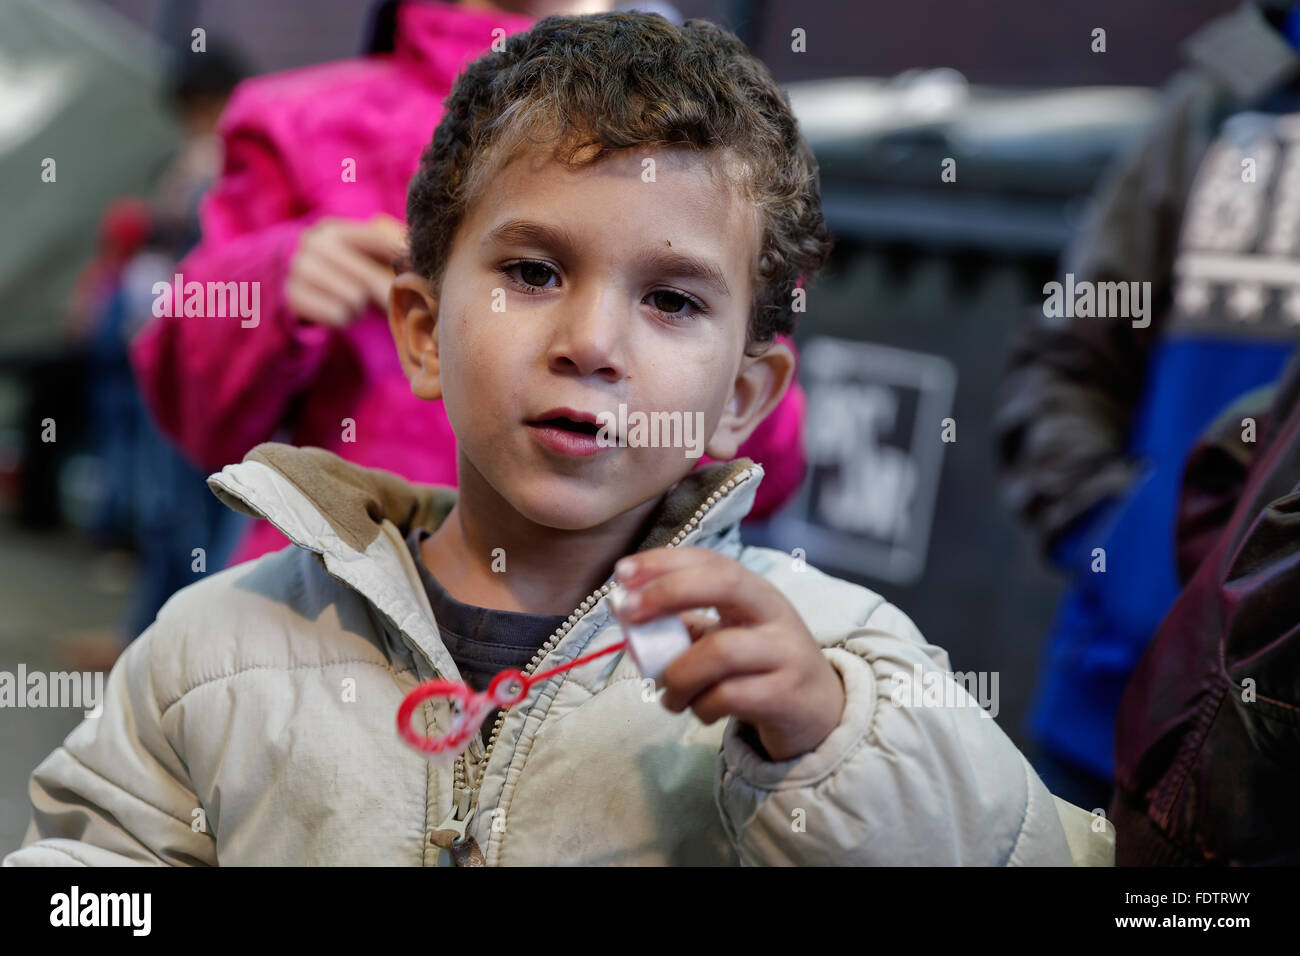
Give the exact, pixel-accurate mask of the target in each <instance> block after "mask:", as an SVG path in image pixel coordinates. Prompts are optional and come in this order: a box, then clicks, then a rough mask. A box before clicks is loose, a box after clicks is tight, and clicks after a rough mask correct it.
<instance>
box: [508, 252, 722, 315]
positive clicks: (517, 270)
mask: <svg viewBox="0 0 1300 956" xmlns="http://www.w3.org/2000/svg"><path fill="white" fill-rule="evenodd" d="M498 271H499V272H500V273H501V274H502V275H503V276H505V277H506V278H508V279H510V280H511V282H512V284H513V285H514V286H515V288H517V289H518V290H519V291H521V292H523V293H524V294H525V295H538V294H540V293H542V292H544V291H546V290H547V289H548V288H555V286H550V285H548V283H549V281H550V279H551V278H556V279H558V278H559V276H558V275H557V273H556V271H555V270H554V269H553V268H552V267H551V266H549V265H547V264H546V263H545V262H538V261H536V260H533V259H523V260H520V261H519V262H511V263H507V264H506V265H504V266H502V267H501V268H500V269H499V270H498ZM645 301H647V302H649V303H650V304H651V305H652V306H653V308H654V309H655V311H657V312H660V313H662V314H663V315H666V316H669V317H671V318H673V319H679V320H680V319H681V318H685V317H690V318H695V317H698V316H701V315H705V314H706V313H707V312H708V311H709V310H708V307H707V306H705V305H704V303H703V302H701V301H700V300H699V299H697V298H695V296H693V295H687V294H686V293H685V292H678V291H677V290H675V289H655V290H654V291H653V292H651V293H650V294H649V295H647V296H646V298H645Z"/></svg>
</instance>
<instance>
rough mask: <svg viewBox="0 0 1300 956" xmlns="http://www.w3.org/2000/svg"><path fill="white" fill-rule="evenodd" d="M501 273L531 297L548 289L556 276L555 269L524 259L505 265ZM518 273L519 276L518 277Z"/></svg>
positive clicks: (542, 263) (543, 263)
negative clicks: (549, 282)
mask: <svg viewBox="0 0 1300 956" xmlns="http://www.w3.org/2000/svg"><path fill="white" fill-rule="evenodd" d="M499 271H500V273H501V274H502V275H504V276H506V277H507V278H508V279H510V280H511V281H512V282H513V283H514V284H515V287H516V288H518V289H520V290H522V291H523V292H525V293H528V294H529V295H533V294H535V292H536V291H540V290H542V289H544V288H546V283H547V281H548V280H549V279H550V278H551V277H552V276H555V275H556V272H555V270H554V269H552V268H551V267H550V266H548V265H547V264H546V263H545V262H537V261H535V260H532V259H524V260H521V261H519V262H512V263H509V264H507V265H504V266H502V267H501V269H500V270H499ZM516 271H517V272H518V276H517V277H516Z"/></svg>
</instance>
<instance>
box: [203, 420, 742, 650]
mask: <svg viewBox="0 0 1300 956" xmlns="http://www.w3.org/2000/svg"><path fill="white" fill-rule="evenodd" d="M762 478H763V468H762V466H761V465H758V464H757V463H755V462H754V461H753V460H751V459H749V458H737V459H734V460H733V461H728V462H713V463H711V464H709V465H706V466H703V467H700V468H696V469H695V470H694V471H692V472H690V473H689V474H688V475H687V476H686V477H684V478H683V479H682V480H681V481H679V482H678V483H677V484H675V485H673V486H672V487H671V488H670V489H669V490H668V491H667V493H666V494H665V496H664V499H663V501H662V502H661V503H660V505H659V508H658V510H657V511H656V513H655V517H654V520H653V523H652V525H651V528H650V531H649V532H648V533H647V534H646V536H645V538H644V539H643V540H642V541H641V543H640V544H639V545H638V546H637V548H636V549H635V550H637V551H644V550H646V549H648V548H656V547H660V546H663V545H679V544H691V545H704V546H708V545H709V543H710V542H712V541H715V540H717V539H719V538H721V537H723V536H728V535H732V534H738V531H737V530H736V525H737V524H738V523H739V522H740V520H741V519H742V518H744V517H745V515H747V514H748V513H749V510H750V508H751V507H752V505H753V502H754V494H755V492H756V491H757V490H758V485H759V482H761V481H762ZM208 487H209V488H211V489H212V492H213V494H215V495H216V496H217V497H218V498H219V499H221V501H222V502H223V503H224V504H225V505H227V506H228V507H230V508H233V509H234V510H235V511H238V512H240V513H242V514H246V515H251V516H252V517H255V518H264V519H266V520H267V521H270V522H271V523H272V524H273V525H275V527H276V528H277V529H279V531H280V532H281V533H282V534H283V535H284V536H285V537H287V538H288V539H289V540H290V541H292V542H293V543H294V544H295V545H297V546H298V547H299V548H303V549H305V550H307V551H310V552H313V553H315V554H317V555H319V556H320V559H321V561H322V563H323V564H324V566H325V570H326V571H328V572H329V573H330V574H331V575H333V576H334V577H336V578H338V579H339V580H340V581H342V582H343V583H344V584H347V585H348V586H350V587H352V588H353V589H355V590H356V591H358V592H359V593H360V594H361V595H362V596H364V597H365V598H367V599H368V600H370V601H371V603H373V604H374V605H375V607H376V608H377V609H378V610H379V611H380V612H382V613H383V614H384V615H385V616H386V617H388V618H389V619H390V620H391V621H392V622H393V624H394V625H395V626H396V627H398V628H400V629H401V630H402V631H403V632H405V633H406V634H408V635H410V636H411V638H412V639H413V640H414V641H415V642H416V644H417V645H419V646H420V648H421V649H422V650H423V651H424V652H425V653H426V655H427V656H428V657H429V659H430V660H431V662H432V663H433V665H434V666H435V667H436V668H437V669H438V671H439V672H441V673H443V674H455V673H457V671H456V668H455V665H454V664H453V663H452V661H451V658H450V655H448V654H447V652H446V650H445V648H443V646H442V643H441V641H440V640H438V637H437V630H436V627H435V626H434V622H433V613H432V610H431V608H430V607H429V602H428V596H427V594H426V593H425V590H424V587H423V585H422V584H421V583H420V579H419V572H418V569H417V568H416V567H415V565H414V562H413V561H412V559H411V555H410V551H409V550H408V548H407V547H406V543H405V539H406V536H407V535H408V534H410V533H411V531H412V530H413V529H414V528H416V527H424V528H428V529H430V530H434V529H436V528H437V527H438V526H439V525H440V524H441V523H442V521H443V519H444V518H446V517H447V514H448V513H449V512H450V511H451V509H452V506H453V505H454V504H455V503H456V496H457V492H456V489H454V488H449V487H445V486H441V485H425V484H417V483H414V482H411V481H408V480H407V479H405V478H403V477H401V476H400V475H397V474H394V473H393V472H390V471H385V470H383V469H381V468H367V467H365V466H363V465H358V464H355V463H353V462H350V461H347V460H345V459H343V458H340V457H339V456H338V455H337V454H335V453H334V452H331V451H326V450H325V449H323V448H310V447H296V446H293V445H286V444H282V443H280V442H264V443H263V444H260V445H258V446H257V447H256V448H254V449H253V450H252V451H250V452H249V453H248V454H247V455H246V456H245V457H244V460H243V461H242V462H240V463H239V464H236V465H227V466H226V467H224V468H223V469H222V470H221V471H219V472H217V473H216V474H213V475H210V476H209V477H208Z"/></svg>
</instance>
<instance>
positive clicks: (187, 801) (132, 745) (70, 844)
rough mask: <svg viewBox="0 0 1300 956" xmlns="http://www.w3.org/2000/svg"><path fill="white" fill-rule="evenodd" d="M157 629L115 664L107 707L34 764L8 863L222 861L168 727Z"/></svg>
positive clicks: (104, 703)
mask: <svg viewBox="0 0 1300 956" xmlns="http://www.w3.org/2000/svg"><path fill="white" fill-rule="evenodd" d="M157 626H158V625H156V624H155V625H154V627H155V628H156V627H157ZM154 633H155V632H154V630H153V629H152V628H151V629H150V630H147V631H145V632H144V634H142V635H141V636H140V637H139V638H137V639H136V640H135V641H134V642H133V643H132V644H131V646H130V647H128V648H127V650H126V651H125V653H124V654H123V655H122V657H121V658H120V659H119V660H118V662H117V663H116V664H115V665H114V667H113V670H112V672H111V673H110V674H109V676H108V680H107V681H106V682H105V689H104V699H103V701H102V710H103V712H102V714H101V715H100V716H99V717H88V718H86V719H85V720H83V721H82V722H81V724H79V725H78V726H77V727H76V729H74V730H73V731H72V733H71V734H69V735H68V737H67V739H66V740H65V741H64V742H63V744H62V745H61V746H60V747H59V748H58V749H57V750H55V751H54V752H53V753H52V754H50V755H49V756H48V757H46V758H45V760H43V761H42V762H41V764H40V766H38V767H37V768H36V770H35V771H33V773H32V777H31V781H30V784H29V787H28V791H29V795H30V797H31V802H32V810H33V814H32V820H31V824H30V825H29V826H28V828H27V835H26V838H25V839H24V841H23V845H22V847H21V848H20V849H18V850H15V851H14V852H13V853H10V854H9V855H8V856H7V857H5V859H4V865H5V866H78V865H80V866H125V865H140V864H152V865H167V864H170V865H177V866H187V865H189V866H194V865H216V862H217V856H216V843H215V841H214V839H213V837H212V836H211V834H210V833H209V832H208V828H207V826H206V823H205V817H204V816H203V814H202V813H200V812H196V811H201V810H202V807H201V805H200V803H199V800H198V798H197V797H196V796H195V794H194V789H193V787H192V786H191V784H190V781H189V779H188V775H187V772H186V769H185V763H184V761H183V760H182V758H181V755H179V754H177V753H176V751H175V750H174V749H173V748H172V746H171V744H170V743H169V742H168V739H167V737H166V734H165V733H164V731H163V728H162V714H161V712H160V705H159V700H158V697H157V694H156V687H155V680H154V677H153V675H152V674H151V667H150V647H151V645H152V640H151V635H153V634H154Z"/></svg>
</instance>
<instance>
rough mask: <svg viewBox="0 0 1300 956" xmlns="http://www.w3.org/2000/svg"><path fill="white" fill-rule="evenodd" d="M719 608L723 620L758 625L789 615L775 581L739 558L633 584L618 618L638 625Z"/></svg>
mask: <svg viewBox="0 0 1300 956" xmlns="http://www.w3.org/2000/svg"><path fill="white" fill-rule="evenodd" d="M702 607H713V608H717V610H718V614H719V616H720V617H721V621H722V623H724V624H756V623H761V622H765V621H771V620H777V619H779V618H781V617H784V616H785V611H786V607H787V605H786V604H785V600H784V598H782V597H781V594H780V592H779V591H777V590H776V589H775V588H774V587H772V585H770V584H768V583H767V582H766V581H764V580H763V579H762V578H760V577H759V576H758V575H756V574H754V573H753V572H752V571H749V570H747V569H746V568H744V567H742V566H741V565H740V564H738V563H737V562H735V561H726V560H723V561H720V562H717V563H708V564H703V563H702V564H700V565H697V566H695V567H687V568H681V569H678V570H673V571H669V572H667V573H665V574H660V575H659V576H658V577H655V578H651V579H650V580H648V581H646V582H645V583H644V584H642V585H641V586H640V587H637V588H629V589H628V591H627V595H626V596H625V597H624V598H623V600H622V601H621V602H620V605H619V610H618V612H617V614H618V618H619V620H621V621H624V622H626V623H628V624H639V623H640V622H642V621H648V620H651V619H653V618H656V617H662V616H663V615H665V614H676V613H678V612H680V611H693V610H696V609H698V608H702Z"/></svg>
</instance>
